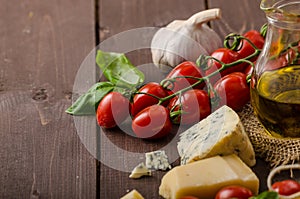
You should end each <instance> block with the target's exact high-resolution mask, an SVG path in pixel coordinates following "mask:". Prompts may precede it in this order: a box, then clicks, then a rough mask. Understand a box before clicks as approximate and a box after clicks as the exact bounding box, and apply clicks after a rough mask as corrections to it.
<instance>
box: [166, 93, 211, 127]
mask: <svg viewBox="0 0 300 199" xmlns="http://www.w3.org/2000/svg"><path fill="white" fill-rule="evenodd" d="M168 108H169V110H171V114H172V112H178V111H179V110H180V111H182V113H181V114H179V115H177V116H176V117H174V118H172V121H173V122H174V123H176V124H178V123H181V124H193V123H196V122H199V121H200V120H202V119H203V118H205V117H207V116H208V115H209V114H210V113H211V109H210V100H209V97H208V94H207V93H206V92H205V91H204V90H199V89H191V90H188V91H186V92H184V93H183V94H182V95H181V97H180V98H179V97H178V96H176V97H174V98H173V99H171V101H170V103H169V105H168Z"/></svg>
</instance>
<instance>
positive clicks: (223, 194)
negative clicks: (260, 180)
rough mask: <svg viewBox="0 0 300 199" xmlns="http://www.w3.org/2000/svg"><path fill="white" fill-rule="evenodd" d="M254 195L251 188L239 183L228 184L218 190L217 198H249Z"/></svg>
mask: <svg viewBox="0 0 300 199" xmlns="http://www.w3.org/2000/svg"><path fill="white" fill-rule="evenodd" d="M251 196H253V193H252V192H251V190H250V189H248V188H246V187H242V186H238V185H232V186H226V187H224V188H222V189H221V190H219V191H218V193H217V195H216V196H215V199H231V198H235V199H248V198H250V197H251Z"/></svg>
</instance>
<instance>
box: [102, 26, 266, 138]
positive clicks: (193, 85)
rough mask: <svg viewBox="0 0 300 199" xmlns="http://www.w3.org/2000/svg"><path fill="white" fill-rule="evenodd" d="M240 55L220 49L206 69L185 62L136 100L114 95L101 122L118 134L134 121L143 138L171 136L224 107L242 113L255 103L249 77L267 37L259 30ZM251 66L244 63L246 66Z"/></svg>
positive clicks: (107, 99)
mask: <svg viewBox="0 0 300 199" xmlns="http://www.w3.org/2000/svg"><path fill="white" fill-rule="evenodd" d="M243 38H246V39H242V40H241V42H240V45H239V48H237V49H229V48H225V47H224V48H219V49H216V50H215V51H214V52H213V53H212V54H211V55H210V56H209V57H210V58H209V59H206V62H205V64H204V65H205V67H203V66H202V67H199V65H200V64H199V63H198V62H197V64H196V63H193V62H191V61H185V62H183V63H181V64H179V65H177V66H176V67H175V68H173V70H172V71H171V72H170V73H169V74H168V75H167V76H166V78H165V79H164V80H163V81H162V82H160V83H157V82H149V83H147V84H145V85H143V86H142V87H141V88H139V89H137V90H136V91H135V92H133V93H132V95H131V96H130V98H129V99H128V98H127V97H125V96H123V95H122V94H121V93H118V92H115V91H112V92H110V93H108V94H107V95H106V96H104V98H103V99H102V100H101V101H100V103H99V105H98V108H97V122H98V124H99V125H100V126H101V127H104V128H112V127H115V126H117V125H118V124H121V123H122V122H123V121H124V120H126V119H127V118H128V116H130V117H131V118H132V123H131V124H132V130H133V132H134V133H135V135H136V136H137V137H139V138H144V139H157V138H162V137H165V136H167V135H168V134H169V133H170V132H171V129H172V124H182V125H191V124H194V123H197V122H199V121H200V120H202V119H204V118H206V117H207V116H208V115H209V114H210V113H211V112H213V111H214V110H216V109H217V108H218V107H221V106H222V105H225V104H226V105H227V106H229V107H231V108H232V109H234V110H236V111H238V110H240V109H241V108H242V107H243V106H244V105H245V104H246V103H247V102H248V101H249V99H250V93H249V85H248V82H247V76H248V75H249V74H251V73H252V68H253V64H249V62H250V61H251V62H254V61H255V60H256V58H257V55H258V53H257V49H261V48H262V47H263V45H264V37H263V36H262V35H261V34H260V32H258V31H256V30H251V31H248V32H247V33H245V34H244V35H243ZM242 59H244V60H248V61H240V60H242Z"/></svg>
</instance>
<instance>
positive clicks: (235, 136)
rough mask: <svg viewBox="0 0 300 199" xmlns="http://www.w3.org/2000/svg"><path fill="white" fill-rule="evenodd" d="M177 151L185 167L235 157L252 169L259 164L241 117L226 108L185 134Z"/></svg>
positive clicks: (214, 113)
mask: <svg viewBox="0 0 300 199" xmlns="http://www.w3.org/2000/svg"><path fill="white" fill-rule="evenodd" d="M177 149H178V153H179V155H180V157H181V164H182V165H184V164H187V163H191V162H194V161H197V160H201V159H203V158H208V157H212V156H215V155H230V154H233V153H234V154H237V155H238V156H239V157H240V158H241V159H242V160H243V161H244V162H245V163H246V164H247V165H248V166H254V165H255V163H256V160H255V152H254V149H253V146H252V144H251V142H250V139H249V137H248V135H247V133H246V132H245V130H244V127H243V124H242V122H241V121H240V118H239V116H238V115H237V113H236V112H235V111H234V110H232V109H231V108H230V107H228V106H226V105H225V106H222V107H221V108H219V109H218V110H216V111H215V112H213V113H212V114H210V115H209V116H208V117H207V118H205V119H203V120H202V121H200V122H199V123H197V124H195V125H193V126H192V127H190V128H189V129H188V130H186V131H185V132H183V133H182V134H181V135H180V140H179V142H178V144H177Z"/></svg>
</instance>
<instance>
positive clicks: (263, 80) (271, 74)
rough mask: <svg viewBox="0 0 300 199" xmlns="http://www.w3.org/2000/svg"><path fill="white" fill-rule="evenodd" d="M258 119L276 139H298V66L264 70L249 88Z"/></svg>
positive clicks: (299, 117) (299, 132)
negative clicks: (254, 84) (254, 85)
mask: <svg viewBox="0 0 300 199" xmlns="http://www.w3.org/2000/svg"><path fill="white" fill-rule="evenodd" d="M251 99H252V104H253V107H254V110H255V112H256V113H258V114H257V116H258V119H259V120H260V122H261V123H262V125H263V126H264V127H265V128H266V129H267V131H268V132H269V133H270V134H271V135H273V136H275V137H300V65H295V66H289V67H283V68H280V69H277V70H273V71H267V72H265V73H263V74H262V75H261V77H260V78H259V80H258V82H257V85H256V88H255V89H254V88H251Z"/></svg>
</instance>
